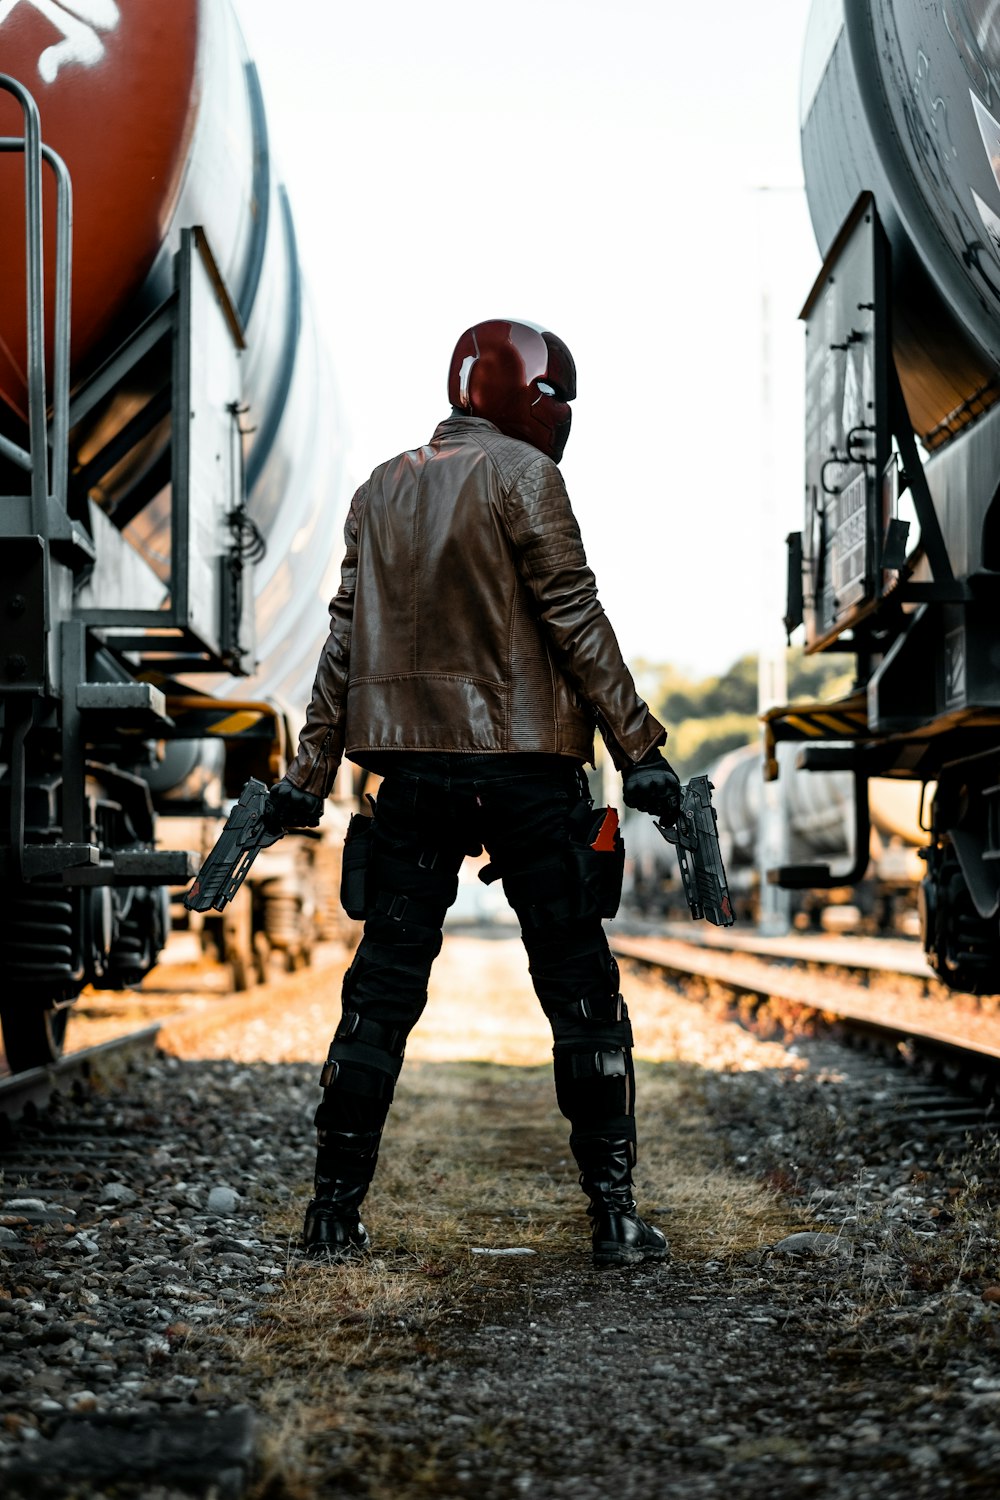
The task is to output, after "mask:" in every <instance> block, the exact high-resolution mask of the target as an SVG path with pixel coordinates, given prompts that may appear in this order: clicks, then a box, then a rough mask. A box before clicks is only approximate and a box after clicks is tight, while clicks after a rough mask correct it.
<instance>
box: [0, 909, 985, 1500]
mask: <svg viewBox="0 0 1000 1500" xmlns="http://www.w3.org/2000/svg"><path fill="white" fill-rule="evenodd" d="M288 983H289V984H290V985H291V984H292V981H289V982H288ZM625 987H626V995H627V998H628V1000H629V1005H630V1009H631V1012H632V1016H633V1022H634V1026H635V1030H636V1035H637V1043H638V1047H637V1050H638V1055H639V1057H640V1058H641V1059H644V1061H642V1062H641V1064H640V1069H639V1117H640V1134H641V1141H642V1147H641V1160H640V1168H639V1172H638V1174H637V1182H638V1188H639V1191H640V1193H641V1207H642V1209H643V1211H644V1212H646V1213H647V1215H648V1217H650V1218H651V1219H652V1220H653V1221H654V1222H658V1223H659V1224H660V1225H661V1227H662V1228H663V1229H664V1230H665V1232H666V1233H667V1234H668V1237H669V1238H670V1240H671V1245H672V1254H673V1259H672V1261H671V1263H670V1264H669V1265H666V1266H662V1267H655V1268H646V1269H637V1270H634V1271H628V1272H624V1273H623V1272H600V1273H599V1272H596V1271H595V1270H594V1269H593V1268H592V1267H591V1265H590V1259H589V1254H588V1244H587V1237H586V1221H585V1219H584V1217H583V1214H582V1208H583V1197H582V1195H581V1194H580V1192H579V1189H578V1187H577V1186H576V1183H575V1180H574V1169H573V1166H572V1163H571V1162H570V1161H569V1160H568V1159H567V1153H566V1144H565V1125H564V1122H563V1121H562V1119H561V1117H560V1116H559V1115H558V1113H557V1112H556V1110H555V1107H554V1103H553V1099H552V1086H551V1076H550V1070H549V1067H548V1063H547V1057H548V1049H549V1046H550V1042H549V1039H548V1038H547V1036H546V1033H545V1028H544V1021H543V1020H542V1018H541V1017H540V1016H539V1015H537V1013H536V1007H535V1002H534V1000H533V998H532V997H531V994H530V990H529V989H528V987H527V977H526V973H525V972H524V968H523V957H522V955H521V951H520V948H519V945H518V944H517V942H516V940H507V939H494V940H491V941H477V940H475V939H473V938H471V937H457V936H453V937H450V938H449V939H448V941H447V942H446V946H445V950H444V953H443V954H442V957H441V959H440V960H439V964H438V967H437V969H436V971H435V988H434V993H433V997H432V1001H431V1005H430V1006H429V1009H428V1014H427V1016H426V1017H425V1021H424V1022H423V1023H422V1024H421V1027H420V1029H419V1030H418V1032H417V1033H416V1034H415V1036H414V1038H413V1040H412V1042H411V1046H410V1049H409V1054H410V1055H409V1060H408V1062H407V1065H406V1067H405V1068H404V1072H403V1077H402V1080H401V1083H400V1088H399V1093H398V1097H397V1106H396V1108H395V1110H394V1114H393V1118H392V1121H391V1123H390V1127H389V1129H388V1131H387V1133H386V1139H385V1143H384V1148H383V1159H382V1162H381V1163H380V1167H379V1174H378V1177H377V1180H376V1186H375V1188H374V1190H373V1192H372V1194H371V1197H370V1199H369V1203H368V1204H367V1205H366V1209H368V1208H370V1212H366V1214H365V1218H366V1222H367V1223H368V1226H369V1228H370V1230H371V1233H372V1237H373V1242H374V1247H375V1253H374V1255H373V1256H372V1257H371V1258H370V1259H369V1260H368V1261H367V1262H365V1263H364V1264H363V1265H361V1266H357V1267H350V1268H336V1267H325V1266H316V1265H313V1264H311V1263H308V1262H304V1261H303V1260H302V1259H301V1258H300V1257H299V1255H298V1252H297V1250H296V1240H297V1234H298V1228H299V1224H300V1220H301V1212H302V1209H303V1207H304V1203H305V1198H306V1196H307V1191H308V1175H309V1171H310V1167H311V1150H312V1128H311V1124H310V1118H311V1114H312V1110H313V1109H314V1107H315V1103H316V1101H317V1098H318V1092H317V1085H316V1075H317V1071H318V1063H319V1061H320V1060H321V1059H322V1057H323V1055H324V1054H325V1050H326V1045H327V1041H328V1038H329V1033H330V1031H331V1030H332V1024H333V1017H334V1013H335V1010H336V1002H335V995H336V991H337V988H338V983H337V976H336V975H335V974H334V973H333V972H330V973H327V974H319V975H315V976H313V977H312V979H311V980H308V981H305V982H304V976H296V977H295V981H294V988H292V989H287V988H286V989H282V986H281V985H280V984H279V985H275V986H274V989H275V1010H274V1021H273V1024H271V1025H268V1024H267V1023H266V1022H264V1023H262V1022H261V1021H260V1019H259V1018H258V1020H256V1021H254V1022H253V1023H252V1026H249V1027H246V1028H243V1030H242V1032H240V1031H233V1032H232V1033H226V1034H225V1035H224V1036H222V1037H220V1038H219V1039H217V1040H216V1041H210V1040H208V1039H204V1038H203V1039H202V1041H201V1042H200V1044H199V1050H200V1053H201V1055H200V1056H186V1057H174V1056H161V1057H159V1058H158V1059H157V1060H156V1061H155V1062H154V1063H153V1064H152V1065H150V1066H148V1067H143V1068H142V1069H141V1070H137V1071H135V1072H131V1073H128V1074H124V1075H123V1076H121V1077H120V1078H117V1079H114V1078H109V1079H107V1080H106V1081H105V1083H104V1086H103V1092H98V1093H95V1094H93V1095H91V1096H89V1097H87V1098H86V1099H85V1100H83V1101H81V1102H73V1101H70V1100H63V1101H61V1102H60V1103H59V1104H58V1105H57V1108H56V1110H55V1112H54V1113H53V1114H52V1115H51V1116H48V1117H46V1118H44V1119H42V1120H39V1121H37V1122H35V1123H34V1124H29V1125H21V1126H19V1127H18V1128H17V1129H16V1130H15V1131H14V1132H13V1134H12V1135H11V1137H10V1138H9V1139H8V1140H7V1141H6V1143H5V1145H4V1149H3V1153H2V1154H3V1163H2V1164H3V1168H4V1176H3V1182H2V1189H0V1489H2V1490H3V1491H4V1493H9V1494H11V1495H20V1494H23V1495H28V1494H31V1495H35V1496H37V1495H66V1496H70V1495H80V1496H84V1495H94V1494H109V1495H110V1494H114V1495H142V1496H152V1497H154V1500H155V1497H167V1496H172V1495H182V1494H203V1495H209V1494H212V1493H215V1494H218V1495H220V1496H223V1495H225V1496H229V1495H233V1496H236V1495H243V1494H247V1495H258V1496H263V1495H267V1496H270V1497H278V1496H287V1497H289V1500H291V1497H306V1496H309V1495H313V1494H316V1495H333V1496H341V1495H343V1496H370V1497H383V1496H385V1497H388V1496H390V1495H394V1496H395V1495H401V1496H423V1495H427V1496H456V1497H464V1496H469V1497H472V1496H475V1497H478V1500H492V1497H496V1500H501V1497H508V1496H512V1495H513V1496H518V1495H527V1496H537V1497H567V1500H570V1497H572V1500H604V1497H610V1496H614V1497H615V1500H630V1497H636V1500H645V1497H659V1496H663V1495H668V1496H677V1497H688V1496H690V1497H694V1500H700V1497H715V1496H719V1497H722V1496H729V1495H731V1494H740V1495H748V1496H754V1495H761V1496H763V1495H768V1496H774V1497H782V1496H789V1497H791V1496H799V1495H802V1496H806V1495H808V1496H814V1495H824V1496H830V1497H834V1500H856V1497H859V1496H868V1495H870V1496H873V1497H874V1496H897V1495H898V1496H904V1495H905V1496H910V1495H913V1496H918V1497H923V1496H927V1497H931V1496H939V1495H942V1496H950V1495H955V1496H960V1495H984V1496H986V1495H992V1494H994V1493H996V1474H997V1471H998V1462H1000V1263H998V1247H997V1217H996V1202H997V1188H996V1183H997V1158H998V1152H997V1147H996V1142H995V1138H994V1137H993V1135H992V1134H991V1133H990V1132H989V1130H988V1129H987V1128H985V1127H984V1126H983V1124H982V1122H981V1121H979V1120H977V1119H976V1118H974V1117H973V1116H972V1115H970V1118H969V1120H968V1121H967V1122H963V1121H961V1120H957V1121H956V1117H955V1115H954V1112H953V1111H949V1109H947V1108H944V1107H941V1105H940V1099H939V1095H940V1091H934V1090H929V1089H928V1087H927V1086H926V1085H925V1084H924V1083H922V1082H921V1081H920V1080H918V1079H915V1078H914V1077H913V1076H912V1074H910V1073H907V1072H906V1071H905V1070H902V1069H899V1068H893V1067H890V1066H889V1065H888V1064H887V1063H885V1062H883V1061H881V1060H879V1059H878V1058H876V1057H872V1056H866V1055H862V1056H859V1055H855V1054H852V1053H849V1052H847V1051H845V1050H844V1049H841V1048H839V1047H838V1046H837V1045H836V1044H834V1043H833V1042H831V1041H828V1040H818V1039H808V1038H802V1039H798V1040H796V1041H795V1042H794V1043H790V1044H787V1045H786V1044H783V1043H780V1042H776V1041H762V1040H758V1039H757V1038H754V1037H751V1036H749V1035H748V1034H747V1033H745V1032H743V1031H740V1030H739V1029H737V1028H735V1027H733V1026H732V1025H730V1024H729V1023H727V1022H726V1021H725V1020H723V1019H722V1018H721V1017H719V1016H717V1015H714V1014H713V1013H712V1012H711V1011H710V1010H709V1009H707V1008H705V1007H702V1006H698V1005H696V1004H694V1003H692V1002H691V1001H689V1000H686V999H684V998H682V997H681V996H679V995H677V994H674V993H672V992H671V991H669V990H667V989H665V988H664V987H663V986H661V985H659V984H657V982H656V981H655V980H654V979H653V978H651V977H649V976H642V975H630V976H627V977H626V980H625ZM213 1052H214V1053H215V1056H212V1055H210V1054H211V1053H213ZM223 1054H225V1055H223ZM486 1059H489V1060H486Z"/></svg>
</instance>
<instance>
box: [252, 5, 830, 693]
mask: <svg viewBox="0 0 1000 1500" xmlns="http://www.w3.org/2000/svg"><path fill="white" fill-rule="evenodd" d="M236 5H237V10H238V13H239V15H240V17H241V20H242V23H243V27H244V31H245V34H246V37H247V41H248V44H249V46H250V50H251V53H252V55H253V56H254V59H255V61H256V63H257V66H258V68H259V70H260V74H261V80H262V84H263V88H264V96H265V101H266V105H267V110H268V121H269V127H270V131H271V140H272V146H273V151H274V155H275V158H276V160H277V165H278V169H279V170H280V172H281V174H282V176H283V177H284V180H285V182H286V184H287V187H288V191H289V195H290V198H291V202H292V208H293V212H294V216H295V222H296V228H297V232H298V236H299V245H300V251H301V256H302V260H303V263H304V267H305V271H306V275H307V277H308V280H309V285H310V289H311V293H312V298H313V301H314V304H315V306H316V309H317V313H318V316H319V319H320V323H321V327H322V330H323V335H324V337H325V340H326V343H327V346H328V349H329V352H330V358H331V361H332V365H333V370H334V375H335V378H336V381H337V385H338V387H339V391H340V397H341V413H340V417H341V420H342V421H343V422H344V424H345V426H346V431H347V440H348V452H349V464H348V478H349V481H350V482H351V485H352V487H353V485H355V484H357V483H360V481H361V480H362V479H364V478H365V477H366V476H367V474H368V473H369V472H370V470H371V469H372V468H373V467H374V465H375V464H377V463H379V462H381V461H382V460H383V459H385V458H387V457H389V456H390V455H391V454H393V453H395V452H398V451H399V450H400V449H403V448H408V447H413V446H416V445H417V444H419V443H421V442H423V441H426V439H427V438H428V437H429V435H430V433H431V431H432V430H433V428H434V426H435V424H436V423H437V422H438V421H439V420H440V419H441V418H442V417H443V416H445V415H446V414H447V400H446V375H447V366H448V360H449V357H450V354H451V350H452V348H453V346H454V344H455V341H456V339H457V338H458V335H459V334H460V333H461V332H462V330H463V329H464V328H466V327H467V326H468V325H469V324H470V323H473V322H477V321H480V320H482V319H484V318H489V317H521V318H527V319H530V320H532V321H535V322H540V323H545V324H547V325H548V326H549V327H551V328H552V329H554V330H555V331H556V332H557V333H558V334H560V335H561V336H562V337H563V338H564V339H565V340H566V342H567V343H568V344H569V346H570V348H571V349H572V350H573V353H574V355H575V358H576V363H577V370H578V377H579V397H578V400H577V401H576V403H575V405H574V425H573V433H572V436H571V438H570V442H569V446H568V448H567V451H566V456H565V458H564V460H563V464H562V468H563V472H564V474H565V476H566V480H567V483H568V485H569V490H570V495H571V496H572V499H573V503H574V507H575V509H576V511H577V514H578V516H579V519H580V524H581V527H582V530H583V536H584V541H585V543H586V546H587V552H588V556H589V558H590V561H591V564H592V565H593V567H594V570H595V572H596V574H597V579H598V585H599V589H600V594H601V598H602V600H603V602H604V605H605V608H606V609H607V611H608V614H609V615H610V617H611V620H612V622H613V624H614V625H615V628H616V630H617V632H618V636H619V639H620V641H621V643H622V647H623V649H624V651H625V654H626V656H628V657H629V658H630V659H632V660H636V659H638V658H640V657H642V658H645V659H647V660H651V661H673V662H675V663H676V664H678V665H681V666H686V667H689V668H691V669H693V670H695V671H697V672H699V673H701V672H709V671H718V670H721V669H722V668H724V667H725V666H726V665H728V664H729V662H730V661H731V660H733V659H734V658H735V657H736V656H738V655H740V654H741V653H742V652H744V651H746V650H752V649H754V648H756V647H757V645H758V644H760V642H761V641H762V639H763V638H764V637H765V636H766V635H770V637H771V639H772V640H773V638H774V637H775V636H776V635H778V636H780V624H779V622H780V617H781V615H782V613H783V609H784V598H783V591H784V538H785V534H786V532H787V531H788V530H790V529H795V528H797V527H799V526H800V525H801V494H802V482H801V467H802V458H801V453H802V418H801V384H802V351H801V332H800V327H799V325H798V323H797V319H796V314H797V312H798V309H799V307H800V306H801V304H802V302H803V301H804V300H805V296H806V293H807V292H808V290H809V287H810V285H811V283H812V280H813V277H814V275H815V273H816V271H817V270H818V257H817V254H816V250H815V247H814V244H813V239H812V234H811V231H810V230H809V227H808V216H807V213H806V209H805V203H804V196H803V194H802V192H801V186H800V185H801V165H800V161H799V145H798V72H799V64H800V58H801V51H802V40H803V36H804V32H805V20H806V15H807V12H808V5H807V3H806V0H770V3H769V4H768V5H767V7H766V8H764V7H759V6H753V5H748V4H746V0H714V3H711V0H703V3H701V4H699V5H686V4H685V5H682V4H680V3H678V0H617V3H616V4H615V5H614V6H612V5H611V4H609V3H606V0H605V3H598V0H505V3H504V4H502V5H499V4H476V3H474V0H473V3H468V4H465V5H454V4H446V3H444V0H423V3H421V4H419V5H416V4H413V3H412V0H369V3H365V4H347V3H346V0H284V3H283V4H282V5H281V6H278V5H276V4H275V3H274V0H236ZM762 189H766V191H761V190H762ZM348 499H349V492H348V493H347V494H345V496H344V505H345V508H346V503H347V500H348Z"/></svg>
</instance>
